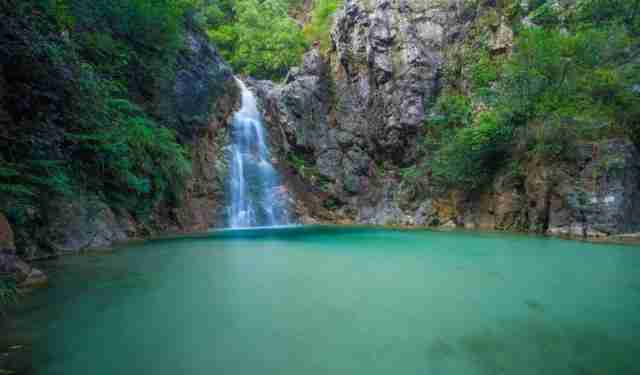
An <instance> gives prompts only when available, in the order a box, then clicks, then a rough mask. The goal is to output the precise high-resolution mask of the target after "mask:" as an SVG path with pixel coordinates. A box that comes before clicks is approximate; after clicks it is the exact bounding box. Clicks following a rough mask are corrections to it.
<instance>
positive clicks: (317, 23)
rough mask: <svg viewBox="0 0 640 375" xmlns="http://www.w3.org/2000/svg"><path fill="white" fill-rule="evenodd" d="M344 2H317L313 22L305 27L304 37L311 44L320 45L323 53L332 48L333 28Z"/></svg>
mask: <svg viewBox="0 0 640 375" xmlns="http://www.w3.org/2000/svg"><path fill="white" fill-rule="evenodd" d="M340 6H342V0H315V3H314V6H313V10H312V11H311V21H310V22H308V23H307V24H306V25H305V27H304V36H305V38H306V39H307V42H309V43H315V42H319V43H320V48H321V50H322V51H323V52H327V51H328V50H329V49H330V48H331V27H332V26H333V18H334V14H335V12H336V10H337V9H338V8H339V7H340Z"/></svg>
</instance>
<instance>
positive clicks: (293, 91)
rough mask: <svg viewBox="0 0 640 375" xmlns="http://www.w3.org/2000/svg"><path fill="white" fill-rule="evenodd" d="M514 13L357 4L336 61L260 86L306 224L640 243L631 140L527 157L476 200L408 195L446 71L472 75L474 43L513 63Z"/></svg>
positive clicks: (321, 60) (314, 63)
mask: <svg viewBox="0 0 640 375" xmlns="http://www.w3.org/2000/svg"><path fill="white" fill-rule="evenodd" d="M518 6H520V5H518ZM512 11H513V9H511V8H505V6H504V4H502V5H501V4H498V3H493V2H465V1H455V0H448V1H428V2H425V1H411V0H374V1H365V0H347V1H345V3H344V7H343V9H342V10H341V11H339V12H338V14H337V15H336V19H335V23H334V25H333V32H332V38H333V49H332V51H331V52H330V53H329V54H328V56H322V55H321V53H320V51H319V50H317V49H314V50H311V51H310V52H308V53H307V54H306V55H305V57H304V62H303V63H302V64H301V66H300V67H298V68H296V69H294V70H292V71H291V73H290V74H289V76H288V77H287V79H286V80H285V82H284V83H283V84H278V85H276V84H272V83H267V82H258V83H255V84H254V87H256V90H257V92H258V93H259V95H260V96H261V97H262V98H263V106H264V110H265V118H266V120H267V123H268V125H269V129H270V133H271V138H272V143H273V146H274V147H275V148H276V149H278V152H279V155H280V158H281V159H283V160H286V161H287V165H288V169H289V171H290V172H291V173H290V175H292V176H294V177H295V179H296V183H295V184H296V185H298V186H299V185H300V181H302V185H303V186H305V187H304V188H297V189H294V191H297V192H302V193H299V194H298V201H299V204H298V206H299V213H300V214H301V215H300V216H301V217H302V218H303V221H307V222H315V221H331V222H357V223H369V224H397V225H416V226H438V227H452V228H453V227H465V228H476V229H483V230H510V231H525V232H535V233H547V234H553V235H567V236H574V237H583V236H584V237H601V236H609V235H616V234H620V233H626V232H634V231H638V230H640V219H639V214H638V212H640V193H639V191H640V175H639V171H640V169H639V168H640V159H639V158H638V151H637V148H636V145H634V144H633V142H631V141H630V140H629V139H627V138H612V139H603V140H601V141H598V142H595V141H584V142H580V143H579V145H578V147H577V150H576V154H577V156H576V158H575V160H573V161H571V162H549V161H544V160H541V159H540V158H536V157H531V156H526V155H521V159H522V160H521V163H522V164H523V171H521V172H520V173H519V174H518V175H517V176H516V175H514V174H513V173H512V171H508V170H505V171H502V172H499V173H497V175H496V177H495V178H494V181H493V183H492V184H490V185H489V186H488V187H485V188H483V189H480V190H479V191H474V192H471V193H469V192H466V193H463V192H462V191H451V190H450V191H445V192H441V191H438V189H436V188H435V187H434V186H432V182H431V181H430V180H429V178H428V176H427V177H425V178H424V181H421V183H422V184H423V185H425V186H426V187H424V188H423V189H421V190H422V192H417V191H416V188H415V186H412V185H415V184H411V183H409V182H408V180H409V178H408V177H407V176H406V175H405V174H404V173H403V168H404V167H407V166H410V165H412V164H415V163H416V161H417V160H419V159H420V158H424V157H427V156H425V155H421V154H420V150H419V145H420V143H421V142H422V138H423V137H424V126H423V124H424V122H425V120H426V119H427V117H428V116H429V114H430V111H431V107H432V105H433V103H434V102H435V101H436V99H437V98H438V95H440V93H441V90H440V89H441V86H442V85H443V82H442V81H443V71H444V70H446V69H452V68H456V69H462V70H464V69H465V67H464V66H460V62H459V61H457V60H456V58H458V57H459V56H458V55H459V54H458V52H459V51H460V50H461V49H462V48H463V47H465V46H466V47H468V45H471V43H469V41H470V40H472V39H473V38H476V39H477V38H483V39H486V40H487V44H488V46H489V49H490V53H491V54H493V55H495V56H499V55H505V54H508V53H510V49H511V48H512V44H513V38H514V33H513V30H512V26H511V23H510V21H509V20H510V18H509V17H511V16H510V15H509V12H512ZM465 43H466V45H465ZM456 64H457V65H456ZM460 85H461V86H463V88H464V86H465V85H468V83H466V82H464V81H463V82H461V83H460ZM285 169H286V168H285ZM309 193H311V194H310V195H311V198H309Z"/></svg>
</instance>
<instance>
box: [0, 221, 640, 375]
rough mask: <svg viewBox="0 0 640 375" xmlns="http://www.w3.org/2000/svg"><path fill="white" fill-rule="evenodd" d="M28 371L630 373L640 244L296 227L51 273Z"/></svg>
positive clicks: (121, 255) (25, 334)
mask: <svg viewBox="0 0 640 375" xmlns="http://www.w3.org/2000/svg"><path fill="white" fill-rule="evenodd" d="M49 272H50V273H51V279H52V280H51V281H52V287H51V288H49V289H46V290H42V291H39V292H37V293H36V294H35V295H33V296H31V297H29V298H28V299H26V300H25V301H24V302H23V305H22V306H21V307H20V308H19V310H20V311H18V313H19V314H18V316H19V318H15V316H14V317H13V318H12V321H11V324H10V327H9V329H10V335H13V336H16V337H20V338H21V339H25V338H26V339H27V340H28V342H29V343H30V344H29V345H30V348H31V351H32V363H33V367H34V369H33V372H34V373H37V374H65V375H74V374H79V375H80V374H82V375H86V374H92V375H101V374H105V375H106V374H109V375H111V374H154V375H165V374H166V375H169V374H171V375H175V374H230V375H231V374H232V375H255V374H261V375H263V374H274V375H275V374H279V375H302V374H309V375H312V374H323V375H326V374H362V375H365V374H366V375H375V374H385V375H386V374H521V375H525V374H545V375H546V374H581V375H582V374H638V373H640V363H639V362H638V357H639V355H640V336H639V335H640V249H638V248H637V247H632V246H614V245H594V244H588V243H581V242H572V241H563V240H558V239H547V238H537V237H528V236H516V235H500V234H478V233H465V232H462V233H460V232H453V233H442V232H429V231H397V230H382V229H372V228H332V227H304V228H302V227H301V228H288V229H285V230H245V231H240V232H233V231H225V232H217V233H213V234H212V235H210V236H206V237H202V238H185V239H173V240H162V241H152V242H148V243H144V244H138V245H132V246H128V247H125V248H121V249H118V250H117V251H115V252H114V253H112V254H108V255H87V256H78V257H69V258H65V259H62V260H61V261H59V262H57V263H54V264H51V265H50V266H49Z"/></svg>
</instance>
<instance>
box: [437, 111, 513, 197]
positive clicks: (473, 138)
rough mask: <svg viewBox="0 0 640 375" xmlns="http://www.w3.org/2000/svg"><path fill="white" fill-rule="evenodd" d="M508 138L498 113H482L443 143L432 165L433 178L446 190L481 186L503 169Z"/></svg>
mask: <svg viewBox="0 0 640 375" xmlns="http://www.w3.org/2000/svg"><path fill="white" fill-rule="evenodd" d="M509 136H510V134H508V132H507V129H505V128H504V127H501V126H500V122H499V118H498V115H497V114H496V113H495V112H484V113H482V114H480V115H479V116H478V118H477V119H476V121H475V123H474V124H473V125H472V126H467V127H463V128H460V129H458V130H456V131H455V132H453V133H451V135H450V136H449V137H447V138H446V139H445V140H444V141H443V143H442V147H441V148H440V149H439V150H438V153H437V154H436V155H435V157H434V159H433V160H432V161H431V163H430V166H431V169H432V172H433V177H434V178H435V179H436V180H437V181H438V182H439V183H440V185H442V186H443V187H462V188H463V189H475V188H478V187H480V186H482V185H483V184H485V183H486V182H488V181H489V179H490V178H491V177H492V176H493V173H494V172H495V171H496V170H497V169H499V168H500V167H501V166H502V160H503V158H504V156H505V153H506V152H507V150H508V144H507V142H508V139H509Z"/></svg>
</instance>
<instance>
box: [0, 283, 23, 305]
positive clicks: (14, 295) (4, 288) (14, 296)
mask: <svg viewBox="0 0 640 375" xmlns="http://www.w3.org/2000/svg"><path fill="white" fill-rule="evenodd" d="M19 295H20V291H19V290H18V288H17V286H16V282H15V280H13V279H9V278H0V314H4V313H5V311H6V309H7V307H9V306H12V305H15V304H16V303H18V296H19Z"/></svg>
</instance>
